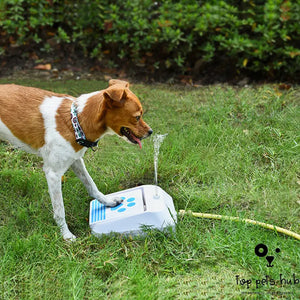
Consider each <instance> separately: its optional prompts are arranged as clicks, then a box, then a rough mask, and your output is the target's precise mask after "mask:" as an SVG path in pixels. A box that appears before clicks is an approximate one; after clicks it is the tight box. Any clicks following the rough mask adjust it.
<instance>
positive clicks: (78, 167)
mask: <svg viewBox="0 0 300 300" xmlns="http://www.w3.org/2000/svg"><path fill="white" fill-rule="evenodd" d="M71 167H72V170H73V171H74V173H75V174H76V176H77V177H78V178H79V179H80V180H81V181H82V183H83V184H84V185H85V187H86V189H87V190H88V192H89V194H90V196H91V197H93V198H95V199H97V200H98V201H100V202H101V203H103V204H105V205H107V206H116V205H118V204H120V203H121V202H122V201H123V200H122V199H121V198H120V197H115V198H114V199H107V197H106V196H105V195H103V194H102V193H101V192H100V191H99V190H98V188H97V186H96V184H95V182H94V181H93V179H92V177H91V176H90V174H89V173H88V171H87V169H86V167H85V165H84V161H83V159H82V158H79V159H77V160H75V161H74V162H73V164H72V165H71Z"/></svg>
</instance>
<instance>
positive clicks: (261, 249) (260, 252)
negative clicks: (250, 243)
mask: <svg viewBox="0 0 300 300" xmlns="http://www.w3.org/2000/svg"><path fill="white" fill-rule="evenodd" d="M268 251H269V250H268V247H267V246H266V245H265V244H258V245H257V246H256V247H255V249H254V252H255V254H256V255H257V256H258V257H265V256H266V255H267V254H268ZM275 252H276V253H279V252H280V249H279V248H276V249H275ZM274 258H275V257H274V256H266V260H267V262H268V264H267V267H269V268H270V267H273V266H274V265H272V264H271V263H272V262H273V261H274Z"/></svg>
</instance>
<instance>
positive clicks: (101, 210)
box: [91, 200, 106, 223]
mask: <svg viewBox="0 0 300 300" xmlns="http://www.w3.org/2000/svg"><path fill="white" fill-rule="evenodd" d="M105 219H106V206H105V205H103V204H102V203H100V202H99V201H97V200H94V201H92V212H91V223H95V222H98V221H102V220H105Z"/></svg>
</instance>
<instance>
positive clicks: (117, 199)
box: [104, 197, 123, 207]
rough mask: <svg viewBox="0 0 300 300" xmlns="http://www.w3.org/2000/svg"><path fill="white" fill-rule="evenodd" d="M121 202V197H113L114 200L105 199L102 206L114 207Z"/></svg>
mask: <svg viewBox="0 0 300 300" xmlns="http://www.w3.org/2000/svg"><path fill="white" fill-rule="evenodd" d="M122 202H123V199H122V198H121V197H115V198H109V199H108V198H106V200H105V201H104V204H105V205H106V206H108V207H115V206H117V205H119V204H121V203H122Z"/></svg>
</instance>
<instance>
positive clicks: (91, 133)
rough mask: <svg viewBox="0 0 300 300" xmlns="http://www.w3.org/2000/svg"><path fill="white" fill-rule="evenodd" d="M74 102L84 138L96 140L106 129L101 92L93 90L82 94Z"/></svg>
mask: <svg viewBox="0 0 300 300" xmlns="http://www.w3.org/2000/svg"><path fill="white" fill-rule="evenodd" d="M75 103H76V105H77V113H78V121H79V124H80V126H81V128H82V130H83V132H84V133H85V136H86V139H87V140H89V141H92V142H96V141H98V140H99V139H100V138H101V136H102V135H103V134H104V133H105V132H106V129H107V128H106V126H105V122H104V115H105V105H104V102H103V93H102V92H94V93H90V94H86V95H82V96H80V97H79V98H77V99H76V101H75Z"/></svg>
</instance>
